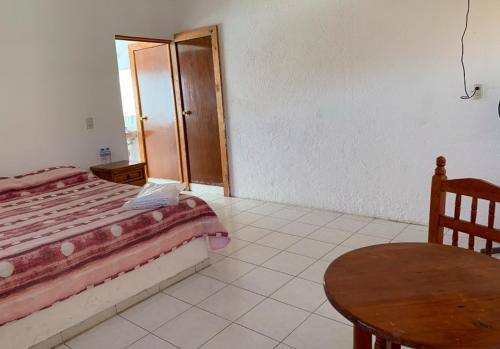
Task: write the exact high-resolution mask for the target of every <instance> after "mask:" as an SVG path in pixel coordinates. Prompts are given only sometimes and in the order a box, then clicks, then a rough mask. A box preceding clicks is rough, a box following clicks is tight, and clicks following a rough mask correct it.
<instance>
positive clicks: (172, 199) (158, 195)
mask: <svg viewBox="0 0 500 349" xmlns="http://www.w3.org/2000/svg"><path fill="white" fill-rule="evenodd" d="M182 190H184V185H183V184H182V183H167V184H155V183H147V184H146V185H145V186H144V187H143V188H142V190H141V191H140V192H139V194H137V196H136V197H135V198H133V199H131V200H129V201H127V202H126V203H125V205H123V207H124V208H126V209H129V210H144V209H148V208H156V207H162V206H175V205H178V204H179V194H180V192H181V191H182Z"/></svg>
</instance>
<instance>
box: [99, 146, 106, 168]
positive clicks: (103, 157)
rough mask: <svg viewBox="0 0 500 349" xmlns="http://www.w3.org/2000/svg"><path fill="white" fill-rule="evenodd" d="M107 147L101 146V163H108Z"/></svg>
mask: <svg viewBox="0 0 500 349" xmlns="http://www.w3.org/2000/svg"><path fill="white" fill-rule="evenodd" d="M106 157H107V155H106V148H100V149H99V158H100V159H101V164H105V163H106V160H107V159H106Z"/></svg>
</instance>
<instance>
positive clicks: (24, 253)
mask: <svg viewBox="0 0 500 349" xmlns="http://www.w3.org/2000/svg"><path fill="white" fill-rule="evenodd" d="M139 190H140V188H138V187H135V186H129V185H122V184H115V183H111V182H107V181H104V180H100V179H98V178H96V177H95V176H93V175H92V174H90V173H88V172H86V171H84V170H81V169H77V168H74V167H57V168H51V169H46V170H42V171H39V172H36V173H31V174H28V175H24V176H18V177H14V178H0V325H2V324H5V323H7V322H9V321H13V320H16V319H19V318H22V317H24V316H27V315H29V314H31V313H33V312H35V311H37V310H40V309H43V308H46V307H48V306H50V305H52V304H54V303H55V302H57V301H59V300H62V299H65V298H68V297H70V296H72V295H74V294H77V293H79V292H81V291H83V290H85V289H87V288H88V287H93V286H95V285H98V284H100V283H102V282H105V281H107V280H110V279H113V278H115V277H117V276H119V275H121V274H123V273H125V272H127V271H130V270H133V269H135V268H138V267H139V266H141V265H143V264H145V263H147V262H148V261H151V260H152V259H155V258H158V257H160V256H161V255H163V254H165V253H168V252H170V251H172V250H175V249H176V248H177V247H179V246H181V245H183V244H186V243H188V242H189V241H191V240H193V239H197V238H202V237H208V241H209V244H210V246H211V247H212V248H213V249H217V248H222V247H224V246H225V245H226V244H227V243H228V241H229V238H228V233H227V231H226V230H225V228H224V227H223V226H222V225H221V224H220V222H219V220H218V219H217V216H216V215H215V213H214V212H213V211H212V209H211V208H210V207H209V206H208V205H207V204H206V203H205V202H204V201H203V200H201V199H199V198H196V197H191V196H187V195H181V197H180V201H179V205H178V206H167V207H161V208H157V209H148V210H125V209H123V208H122V205H123V204H124V203H125V202H126V201H127V200H129V199H130V198H131V197H133V196H135V195H136V194H137V193H138V191H139Z"/></svg>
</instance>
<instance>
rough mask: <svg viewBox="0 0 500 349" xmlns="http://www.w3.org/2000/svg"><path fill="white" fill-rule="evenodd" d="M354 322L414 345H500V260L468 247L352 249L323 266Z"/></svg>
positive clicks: (334, 296) (329, 288)
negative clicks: (326, 266) (325, 266)
mask: <svg viewBox="0 0 500 349" xmlns="http://www.w3.org/2000/svg"><path fill="white" fill-rule="evenodd" d="M324 287H325V292H326V295H327V297H328V299H329V301H330V303H332V305H333V306H334V307H335V308H336V309H337V310H338V311H339V312H340V313H341V314H342V315H344V316H345V317H346V318H348V319H349V320H350V321H352V322H353V323H354V324H355V325H357V326H360V327H362V328H364V329H366V330H368V331H369V332H371V333H373V334H375V335H378V336H381V337H382V338H384V339H387V340H391V341H393V342H395V343H399V344H402V345H406V346H410V347H415V348H441V349H445V348H468V349H472V348H482V349H486V348H500V261H499V260H496V259H494V258H492V257H489V256H486V255H483V254H480V253H477V252H473V251H469V250H466V249H462V248H458V247H451V246H443V245H437V244H427V243H395V244H384V245H375V246H370V247H365V248H361V249H359V250H354V251H351V252H349V253H346V254H345V255H342V256H340V257H339V258H337V259H336V260H335V261H333V262H332V263H331V264H330V266H329V267H328V269H327V270H326V273H325V283H324Z"/></svg>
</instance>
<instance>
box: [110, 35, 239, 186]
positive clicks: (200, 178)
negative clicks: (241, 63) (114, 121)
mask: <svg viewBox="0 0 500 349" xmlns="http://www.w3.org/2000/svg"><path fill="white" fill-rule="evenodd" d="M116 40H117V48H118V46H119V44H118V42H121V43H120V45H122V53H121V55H122V56H123V46H124V45H126V49H127V52H128V61H129V66H130V68H129V74H130V84H131V85H132V87H131V88H130V86H129V87H127V88H125V89H124V87H123V86H121V88H122V101H123V99H124V97H126V98H129V99H130V90H132V92H133V94H132V95H133V100H134V106H135V108H134V109H135V112H134V115H135V124H136V131H135V130H133V126H131V123H132V122H131V119H132V118H131V117H130V116H125V115H124V117H125V118H126V119H125V120H126V122H125V123H126V127H127V135H128V136H127V143H129V155H130V159H131V160H135V159H137V158H138V160H139V161H143V162H145V163H146V168H147V172H148V177H149V178H151V179H154V180H157V181H158V180H160V181H165V180H168V181H170V180H173V181H182V182H184V183H185V184H186V185H188V186H189V185H192V186H200V185H209V186H214V187H220V188H221V192H222V190H223V192H224V195H226V196H230V185H229V170H228V159H227V150H226V131H225V121H224V107H223V96H222V83H221V72H220V58H219V47H218V32H217V27H216V26H213V27H208V28H202V29H197V30H194V31H189V32H184V33H180V34H176V35H175V37H174V39H173V40H156V39H144V38H133V37H123V36H116ZM117 53H118V57H119V65H120V53H119V52H118V49H117ZM120 70H121V69H120ZM120 74H122V72H120ZM122 80H124V79H123V78H121V79H120V83H121V84H122ZM130 84H129V85H130ZM124 90H126V91H128V93H127V94H126V96H124ZM122 104H123V105H124V114H125V110H128V111H129V110H130V103H125V102H123V103H122ZM125 105H127V109H126V108H125ZM127 118H128V120H127ZM129 128H130V129H129ZM134 131H135V132H134ZM134 137H135V139H134ZM134 157H135V158H134Z"/></svg>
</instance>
